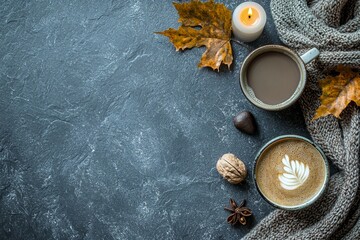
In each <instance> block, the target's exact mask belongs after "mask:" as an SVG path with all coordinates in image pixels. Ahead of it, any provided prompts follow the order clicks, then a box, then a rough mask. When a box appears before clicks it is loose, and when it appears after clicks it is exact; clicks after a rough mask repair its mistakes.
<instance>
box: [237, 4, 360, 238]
mask: <svg viewBox="0 0 360 240" xmlns="http://www.w3.org/2000/svg"><path fill="white" fill-rule="evenodd" d="M271 11H272V15H273V18H274V21H275V25H276V28H277V30H278V34H279V36H280V39H281V40H282V41H283V43H284V44H286V45H287V46H289V47H290V48H292V49H294V50H296V51H297V52H298V53H299V54H302V53H304V52H306V51H307V50H309V49H310V48H312V47H316V48H318V49H319V50H320V52H321V54H320V56H319V57H318V58H317V59H316V60H315V61H313V62H311V63H310V64H308V65H307V70H308V79H307V85H306V88H305V91H304V93H303V95H302V97H301V99H300V106H301V108H302V111H303V114H304V118H305V122H306V125H307V128H308V130H309V132H310V134H311V136H312V138H313V140H314V141H315V142H316V143H317V144H318V145H319V146H320V147H321V148H322V149H323V150H324V152H325V154H326V155H327V157H328V159H329V160H331V161H332V163H333V164H334V165H335V166H337V167H338V169H339V173H337V174H335V175H334V176H332V177H331V180H330V183H329V186H328V188H327V191H326V193H325V194H324V197H323V198H321V199H320V200H319V201H317V202H316V203H315V204H314V205H312V206H311V207H309V208H307V209H305V210H302V211H296V212H289V211H283V210H275V211H273V212H272V213H271V214H270V215H269V216H267V217H266V218H265V219H263V220H262V221H261V222H260V223H259V224H258V225H257V226H256V227H255V228H254V229H253V230H252V231H251V232H250V233H249V234H248V235H247V236H245V238H244V239H257V240H258V239H307V240H308V239H360V220H359V216H360V204H359V203H360V189H359V151H360V148H359V145H360V136H359V135H360V133H359V132H360V111H359V107H357V106H356V105H355V104H354V103H353V102H352V103H351V104H350V105H349V106H348V107H347V108H346V109H345V111H344V112H343V113H342V114H341V116H340V117H341V119H340V120H338V119H336V118H334V117H332V116H327V117H323V118H320V119H318V120H315V121H312V118H313V116H314V113H315V110H316V108H317V107H318V106H319V104H320V102H319V96H320V94H321V90H320V89H319V86H318V80H319V79H321V78H323V77H324V74H326V72H327V71H328V70H329V69H331V68H333V67H335V66H336V65H338V64H343V65H349V66H352V67H356V68H359V67H360V51H359V50H360V1H359V0H313V1H311V0H308V1H305V0H297V1H289V0H272V2H271Z"/></svg>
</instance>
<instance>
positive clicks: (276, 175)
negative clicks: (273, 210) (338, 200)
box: [253, 135, 330, 210]
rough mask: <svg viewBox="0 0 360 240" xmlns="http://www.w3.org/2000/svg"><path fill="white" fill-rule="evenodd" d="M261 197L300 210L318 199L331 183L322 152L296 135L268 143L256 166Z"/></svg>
mask: <svg viewBox="0 0 360 240" xmlns="http://www.w3.org/2000/svg"><path fill="white" fill-rule="evenodd" d="M253 174H254V176H253V177H254V180H255V184H256V187H257V189H258V191H259V193H260V195H261V196H262V197H263V198H264V199H265V200H266V201H267V202H269V203H270V204H271V205H273V206H275V207H277V208H280V209H284V210H300V209H303V208H306V207H308V206H310V205H311V204H313V203H314V202H315V201H316V200H318V199H319V198H320V197H321V195H322V194H323V193H324V191H325V189H326V186H327V184H328V181H329V177H330V176H329V175H330V171H329V164H328V161H327V159H326V157H325V154H324V153H323V152H322V150H321V149H320V148H319V147H318V146H316V145H315V144H314V143H313V142H312V141H310V140H308V139H306V138H304V137H301V136H297V135H283V136H279V137H277V138H274V139H272V140H271V141H269V142H268V143H266V144H265V145H264V146H263V147H262V148H261V149H260V151H259V152H258V154H257V155H256V158H255V164H254V171H253Z"/></svg>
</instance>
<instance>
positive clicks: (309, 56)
mask: <svg viewBox="0 0 360 240" xmlns="http://www.w3.org/2000/svg"><path fill="white" fill-rule="evenodd" d="M266 52H279V53H282V54H285V55H287V56H289V57H290V58H291V59H293V60H294V61H295V63H296V64H297V66H298V68H299V70H300V81H299V84H298V86H297V88H296V90H295V92H294V94H293V95H292V96H291V97H290V98H289V99H287V100H286V101H284V102H282V103H279V104H276V105H270V104H266V103H263V102H262V101H260V100H259V99H258V98H256V96H255V95H254V93H253V91H252V90H251V88H250V86H249V85H248V81H247V69H248V67H249V65H250V63H251V62H252V61H253V60H254V59H255V58H256V57H257V56H259V55H261V54H263V53H266ZM319 53H320V52H319V50H318V49H316V48H312V49H311V50H309V51H308V52H306V53H305V54H303V55H302V56H299V55H298V54H297V53H295V52H294V51H292V50H291V49H289V48H287V47H284V46H280V45H265V46H262V47H260V48H257V49H255V50H254V51H252V52H251V53H250V54H249V55H248V56H247V57H246V58H245V60H244V62H243V64H242V65H241V69H240V86H241V90H242V91H243V93H244V95H245V97H246V98H247V99H248V100H249V101H250V102H251V103H253V104H254V105H255V106H257V107H259V108H262V109H265V110H270V111H278V110H282V109H285V108H287V107H289V106H291V105H292V104H294V103H295V102H296V101H297V100H298V99H299V97H300V96H301V94H302V92H303V91H304V88H305V84H306V68H305V64H307V63H309V62H311V61H312V60H314V59H315V58H316V57H317V56H318V55H319Z"/></svg>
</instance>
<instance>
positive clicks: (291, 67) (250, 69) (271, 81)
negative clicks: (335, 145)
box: [240, 45, 319, 111]
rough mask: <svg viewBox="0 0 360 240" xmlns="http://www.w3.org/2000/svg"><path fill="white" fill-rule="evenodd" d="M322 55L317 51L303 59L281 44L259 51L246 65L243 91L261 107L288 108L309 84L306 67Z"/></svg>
mask: <svg viewBox="0 0 360 240" xmlns="http://www.w3.org/2000/svg"><path fill="white" fill-rule="evenodd" d="M318 55H319V50H318V49H316V48H313V49H311V50H309V51H308V52H306V53H305V54H303V55H302V56H299V55H298V54H297V53H295V52H294V51H292V50H291V49H289V48H287V47H284V46H280V45H265V46H262V47H260V48H257V49H255V50H254V51H252V52H251V53H250V54H249V55H248V56H247V57H246V58H245V60H244V62H243V63H242V66H241V69H240V86H241V90H242V91H243V93H244V95H245V97H246V98H247V99H248V100H249V101H250V102H251V103H252V104H254V105H255V106H257V107H259V108H262V109H265V110H271V111H277V110H282V109H285V108H287V107H289V106H291V105H292V104H294V103H295V102H296V101H297V100H298V98H299V97H300V96H301V94H302V92H303V90H304V88H305V84H306V68H305V65H306V64H307V63H309V62H311V61H312V60H313V59H315V58H316V57H317V56H318Z"/></svg>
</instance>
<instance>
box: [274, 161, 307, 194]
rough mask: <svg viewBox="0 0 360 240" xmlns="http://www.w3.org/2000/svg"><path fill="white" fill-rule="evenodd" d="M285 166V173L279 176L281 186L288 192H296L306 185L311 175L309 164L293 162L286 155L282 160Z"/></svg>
mask: <svg viewBox="0 0 360 240" xmlns="http://www.w3.org/2000/svg"><path fill="white" fill-rule="evenodd" d="M282 163H283V164H284V171H285V172H284V173H282V174H280V175H279V180H280V185H281V187H283V188H284V189H286V190H294V189H296V188H298V187H300V186H301V185H303V184H304V182H305V181H306V179H308V177H309V174H310V169H309V166H308V165H307V164H304V163H302V162H299V161H298V160H291V161H290V159H289V156H288V155H287V154H285V157H284V158H283V159H282Z"/></svg>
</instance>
